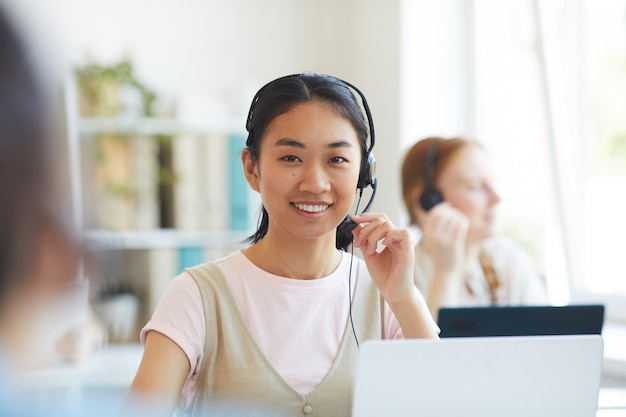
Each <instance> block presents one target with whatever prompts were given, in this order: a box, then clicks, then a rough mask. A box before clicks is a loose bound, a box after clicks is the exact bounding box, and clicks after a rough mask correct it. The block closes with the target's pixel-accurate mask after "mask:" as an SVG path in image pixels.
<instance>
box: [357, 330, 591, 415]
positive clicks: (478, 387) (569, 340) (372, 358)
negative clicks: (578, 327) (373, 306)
mask: <svg viewBox="0 0 626 417" xmlns="http://www.w3.org/2000/svg"><path fill="white" fill-rule="evenodd" d="M602 353H603V342H602V338H601V337H600V336H599V335H571V336H570V335H560V336H513V337H482V338H450V339H440V340H432V339H410V340H383V341H380V340H378V341H367V342H364V343H363V344H362V345H361V348H360V352H359V359H358V368H357V371H356V380H355V386H354V397H353V410H352V416H353V417H380V416H385V417H394V416H402V417H405V416H427V417H431V416H436V417H459V416H463V417H472V416H477V417H502V416H507V417H529V416H532V417H555V416H567V417H589V416H594V415H595V413H596V408H597V400H598V391H599V386H600V375H601V368H602Z"/></svg>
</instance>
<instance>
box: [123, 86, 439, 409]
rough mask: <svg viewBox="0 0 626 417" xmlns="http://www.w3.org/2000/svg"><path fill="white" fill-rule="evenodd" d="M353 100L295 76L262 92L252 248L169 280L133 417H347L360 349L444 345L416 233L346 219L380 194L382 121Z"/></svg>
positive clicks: (250, 124)
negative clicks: (232, 409)
mask: <svg viewBox="0 0 626 417" xmlns="http://www.w3.org/2000/svg"><path fill="white" fill-rule="evenodd" d="M355 90H356V87H354V86H352V85H351V84H349V83H347V82H345V81H343V80H340V79H338V78H336V77H332V76H328V75H321V74H296V75H290V76H286V77H281V78H278V79H276V80H274V81H272V82H270V83H268V84H266V85H265V86H263V87H262V88H261V89H260V90H259V91H258V92H257V94H256V95H255V97H254V99H253V101H252V105H251V108H250V112H249V116H248V120H247V123H246V128H247V130H248V133H249V135H248V140H247V142H246V148H245V149H244V150H243V152H242V165H243V169H244V173H245V176H246V179H247V181H248V183H249V184H250V187H251V188H252V189H253V190H255V191H257V192H258V193H259V194H260V195H261V201H262V203H263V205H262V208H261V209H262V211H261V213H262V214H261V221H260V223H259V228H258V230H257V231H256V232H255V233H254V234H253V235H252V236H251V237H250V238H249V243H250V246H248V247H247V248H245V249H243V250H241V251H237V252H234V253H232V254H230V255H228V256H226V257H224V258H221V259H218V260H216V261H214V262H209V263H205V264H201V265H197V266H195V267H193V268H189V269H187V270H185V271H184V272H183V273H182V274H181V275H179V276H178V277H176V278H174V280H173V281H172V283H171V285H170V286H169V288H168V289H167V291H166V293H165V294H164V296H163V298H162V299H161V301H160V303H159V305H158V306H157V309H156V311H155V312H154V315H153V317H152V319H151V320H150V321H149V322H148V324H147V325H146V326H145V327H144V328H143V330H142V332H141V340H142V342H143V343H144V345H145V350H144V355H143V359H142V362H141V365H140V367H139V370H138V372H137V375H136V377H135V380H134V382H133V384H132V386H131V391H130V393H129V397H128V401H127V406H128V409H129V410H133V409H134V408H135V407H137V406H139V407H141V411H143V412H145V411H146V407H147V409H149V410H151V411H152V414H153V415H164V416H171V414H172V410H173V409H174V407H175V405H176V404H177V405H178V407H179V408H181V409H183V410H184V412H186V413H188V414H191V415H193V414H196V413H200V414H202V413H203V412H207V411H211V412H215V410H216V407H219V406H220V404H223V402H226V404H229V405H232V404H234V403H236V404H238V405H240V406H241V405H243V407H244V411H243V412H244V413H245V412H246V410H245V407H248V406H250V407H253V408H254V410H255V415H259V411H258V410H259V409H260V410H267V411H268V415H283V413H284V414H285V415H296V414H300V413H303V412H304V413H306V414H308V413H311V412H314V413H317V414H318V415H333V416H346V417H348V416H350V414H351V406H352V381H353V376H354V370H355V365H356V362H355V361H356V358H357V356H358V355H357V353H358V348H359V341H365V340H368V339H380V338H381V337H384V338H388V339H398V338H404V337H406V338H409V337H435V338H436V337H437V333H438V328H437V326H436V324H435V323H434V322H433V320H432V317H431V316H430V314H429V312H428V308H427V306H426V303H425V301H424V299H423V298H422V296H421V295H420V293H419V291H418V290H417V288H416V287H415V285H414V283H413V267H414V266H413V246H412V243H411V239H410V234H409V232H408V230H404V229H398V228H396V227H395V226H394V225H393V224H392V223H391V222H390V221H389V219H388V217H387V216H386V215H385V214H382V213H362V214H359V215H354V216H349V211H350V208H351V206H352V203H353V200H354V198H355V195H356V193H357V192H358V191H359V190H362V188H364V187H366V186H368V185H372V188H374V184H375V181H372V178H371V168H372V164H371V148H372V146H373V143H374V140H373V136H374V132H373V131H372V129H373V123H372V122H371V115H370V114H369V108H368V107H367V103H366V102H365V98H364V96H363V95H362V93H361V92H360V91H358V90H356V92H357V93H358V94H359V96H360V97H361V98H362V99H363V101H362V102H359V100H357V98H356V96H355ZM361 106H363V108H364V109H365V115H367V118H366V117H365V116H364V112H363V109H362V107H361ZM368 139H369V143H370V145H369V146H368ZM347 221H352V222H353V223H352V225H348V226H350V227H349V228H346V227H345V225H346V222H347ZM345 230H349V231H348V232H345ZM351 243H352V245H353V247H356V248H360V249H361V253H362V257H363V259H360V258H354V257H353V256H351V254H350V253H348V252H347V248H348V247H349V245H350V244H351ZM378 245H382V246H383V249H382V250H378ZM218 411H219V410H218ZM247 411H250V410H247ZM212 415H214V414H212Z"/></svg>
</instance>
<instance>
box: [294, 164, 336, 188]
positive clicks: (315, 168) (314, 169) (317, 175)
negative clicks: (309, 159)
mask: <svg viewBox="0 0 626 417" xmlns="http://www.w3.org/2000/svg"><path fill="white" fill-rule="evenodd" d="M329 189H330V182H329V180H328V175H327V172H326V170H325V169H324V167H323V166H321V165H320V164H310V165H308V166H307V168H306V169H305V170H304V172H303V176H302V179H301V181H300V190H302V191H307V192H310V193H313V194H319V193H321V192H325V191H328V190H329Z"/></svg>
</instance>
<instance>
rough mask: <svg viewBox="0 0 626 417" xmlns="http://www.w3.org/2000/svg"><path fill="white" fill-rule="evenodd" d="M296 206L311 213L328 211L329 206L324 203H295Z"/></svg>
mask: <svg viewBox="0 0 626 417" xmlns="http://www.w3.org/2000/svg"><path fill="white" fill-rule="evenodd" d="M294 206H296V207H297V208H298V209H300V210H302V211H308V212H309V213H320V212H322V211H326V209H327V208H328V206H326V205H323V206H320V205H312V204H297V203H295V204H294Z"/></svg>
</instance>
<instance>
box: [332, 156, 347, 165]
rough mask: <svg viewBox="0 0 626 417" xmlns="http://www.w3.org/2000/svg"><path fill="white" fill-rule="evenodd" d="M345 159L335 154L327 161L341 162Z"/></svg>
mask: <svg viewBox="0 0 626 417" xmlns="http://www.w3.org/2000/svg"><path fill="white" fill-rule="evenodd" d="M346 161H347V160H346V158H344V157H343V156H335V157H334V158H330V159H329V160H328V162H330V163H331V164H341V163H343V162H346Z"/></svg>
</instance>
